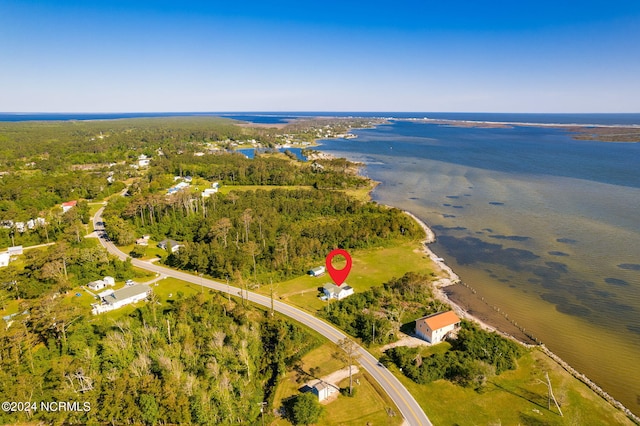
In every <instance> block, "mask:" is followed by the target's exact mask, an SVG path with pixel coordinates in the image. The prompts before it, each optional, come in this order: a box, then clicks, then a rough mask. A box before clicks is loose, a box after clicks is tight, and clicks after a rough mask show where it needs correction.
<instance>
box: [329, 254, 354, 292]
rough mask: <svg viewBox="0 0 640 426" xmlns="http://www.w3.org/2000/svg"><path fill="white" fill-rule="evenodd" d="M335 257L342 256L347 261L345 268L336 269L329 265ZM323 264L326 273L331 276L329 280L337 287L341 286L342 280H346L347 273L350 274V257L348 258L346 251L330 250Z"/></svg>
mask: <svg viewBox="0 0 640 426" xmlns="http://www.w3.org/2000/svg"><path fill="white" fill-rule="evenodd" d="M336 256H344V258H345V259H346V260H347V266H345V267H344V269H336V268H334V267H333V265H332V264H331V261H332V260H333V258H334V257H336ZM325 264H326V266H327V271H329V275H330V276H331V279H332V280H333V282H334V283H336V285H337V286H340V285H342V283H343V282H344V280H346V279H347V276H348V275H349V272H351V256H349V253H347V251H346V250H342V249H335V250H331V252H330V253H329V254H328V255H327V259H326V261H325Z"/></svg>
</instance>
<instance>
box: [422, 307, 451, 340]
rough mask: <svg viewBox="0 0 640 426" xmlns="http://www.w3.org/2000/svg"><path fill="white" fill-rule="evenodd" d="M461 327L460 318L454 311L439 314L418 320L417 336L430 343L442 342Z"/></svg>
mask: <svg viewBox="0 0 640 426" xmlns="http://www.w3.org/2000/svg"><path fill="white" fill-rule="evenodd" d="M459 325H460V318H458V316H457V315H456V314H455V312H453V311H447V312H439V313H437V314H432V315H427V316H426V317H422V318H418V319H417V320H416V335H417V336H418V337H420V338H421V339H424V340H426V341H427V342H429V343H432V344H436V343H440V342H442V341H443V340H444V339H445V338H446V337H447V335H448V334H449V333H450V332H452V331H453V330H455V329H456V328H457V327H458V326H459Z"/></svg>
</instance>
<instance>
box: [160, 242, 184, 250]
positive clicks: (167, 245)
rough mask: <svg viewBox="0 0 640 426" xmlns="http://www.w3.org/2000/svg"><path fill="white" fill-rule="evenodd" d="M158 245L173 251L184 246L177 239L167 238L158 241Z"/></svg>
mask: <svg viewBox="0 0 640 426" xmlns="http://www.w3.org/2000/svg"><path fill="white" fill-rule="evenodd" d="M158 247H159V248H161V249H162V250H169V251H171V253H175V252H177V251H178V250H180V247H184V245H183V244H180V243H178V242H177V241H174V240H170V239H166V240H162V241H160V242H159V243H158Z"/></svg>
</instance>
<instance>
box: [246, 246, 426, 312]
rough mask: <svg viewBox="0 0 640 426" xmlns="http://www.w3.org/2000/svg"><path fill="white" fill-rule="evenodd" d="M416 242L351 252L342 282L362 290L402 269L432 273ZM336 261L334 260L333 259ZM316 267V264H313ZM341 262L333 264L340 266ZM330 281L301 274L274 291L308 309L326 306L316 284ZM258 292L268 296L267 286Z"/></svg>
mask: <svg viewBox="0 0 640 426" xmlns="http://www.w3.org/2000/svg"><path fill="white" fill-rule="evenodd" d="M419 245H420V243H419V242H417V241H413V242H406V243H402V244H399V245H397V246H394V247H379V248H373V249H366V250H356V251H353V252H351V253H350V254H351V258H352V260H353V265H352V267H351V273H350V274H349V277H348V278H347V281H346V283H347V284H348V285H350V286H351V287H353V288H354V290H355V291H356V292H362V291H365V290H367V289H369V288H370V287H372V286H377V285H381V284H383V283H384V282H386V281H389V280H390V279H391V278H394V277H395V278H399V277H401V276H402V275H404V274H405V273H406V272H410V271H413V272H420V273H425V274H429V273H431V272H432V262H431V260H430V259H429V258H428V257H427V256H425V255H424V253H422V252H421V251H420V250H419ZM336 260H337V259H336ZM316 266H319V265H316ZM343 266H344V262H342V264H340V263H339V262H335V263H334V267H335V268H336V269H341V268H342V267H343ZM328 282H331V278H330V277H329V275H328V274H326V275H323V276H321V277H317V278H314V277H311V276H310V275H303V276H301V277H298V278H294V279H291V280H288V281H283V282H281V283H279V284H277V285H276V289H275V292H276V294H277V296H278V297H280V299H282V300H283V301H285V302H288V303H290V304H292V305H295V306H297V307H300V308H303V309H305V310H307V311H310V312H316V311H317V310H319V309H323V308H324V307H326V305H327V302H323V301H321V300H320V299H319V298H318V294H319V293H318V287H322V286H323V285H324V284H325V283H328ZM257 292H258V293H262V294H265V295H268V294H269V292H270V290H269V286H262V287H261V288H260V289H258V290H257Z"/></svg>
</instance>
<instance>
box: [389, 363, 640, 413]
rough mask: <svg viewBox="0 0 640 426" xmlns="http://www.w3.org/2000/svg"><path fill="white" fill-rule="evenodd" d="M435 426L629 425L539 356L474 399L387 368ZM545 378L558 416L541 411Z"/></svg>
mask: <svg viewBox="0 0 640 426" xmlns="http://www.w3.org/2000/svg"><path fill="white" fill-rule="evenodd" d="M389 370H390V371H392V372H393V373H394V374H395V375H396V377H398V378H399V379H400V381H401V382H402V383H403V384H404V385H405V386H406V387H407V389H408V390H409V391H410V392H411V394H412V395H413V396H414V397H415V398H416V400H417V401H418V403H419V404H420V406H422V408H423V409H424V411H425V413H426V414H427V416H429V419H430V420H431V421H432V422H433V423H434V424H436V425H457V424H460V425H466V424H478V425H480V424H482V425H501V424H502V425H516V424H520V425H583V424H592V425H605V424H607V425H613V424H615V425H618V424H619V425H632V424H633V423H632V422H631V421H630V420H629V419H627V418H626V416H625V415H624V414H623V413H622V412H620V411H618V410H616V409H615V408H614V407H612V406H611V405H609V404H608V403H607V402H606V401H604V400H603V399H602V398H600V397H599V396H598V395H596V394H595V393H594V392H592V391H591V390H590V389H588V388H587V386H586V385H584V384H583V383H581V382H580V381H578V380H577V379H575V378H573V377H572V376H571V375H570V374H569V373H567V372H566V371H565V370H563V369H562V368H561V367H560V366H559V365H558V364H556V363H555V362H554V361H553V360H551V359H550V358H548V357H547V356H546V355H545V354H544V353H542V352H541V351H539V350H531V351H530V352H528V353H527V354H526V355H525V356H523V357H522V358H521V359H520V360H519V368H518V369H517V370H515V371H508V372H505V373H503V374H501V375H500V376H497V377H493V378H492V379H490V380H489V383H488V384H487V386H486V389H485V390H484V392H482V393H478V392H476V391H475V390H473V389H466V388H463V387H461V386H457V385H454V384H452V383H450V382H448V381H446V380H438V381H436V382H433V383H430V384H427V385H418V384H416V383H414V382H413V381H411V380H409V379H408V378H406V377H405V376H403V375H402V373H400V372H399V371H398V369H397V368H395V366H390V367H389ZM545 372H549V377H550V379H551V384H552V386H553V392H554V394H555V396H556V398H557V399H558V401H559V402H560V404H561V409H562V411H563V414H564V416H563V417H561V416H560V415H559V414H558V411H557V409H556V407H555V406H554V405H553V402H552V406H551V407H552V408H551V410H549V409H548V408H547V402H548V400H547V386H546V385H545V384H544V383H541V382H540V380H545V376H544V373H545Z"/></svg>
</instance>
